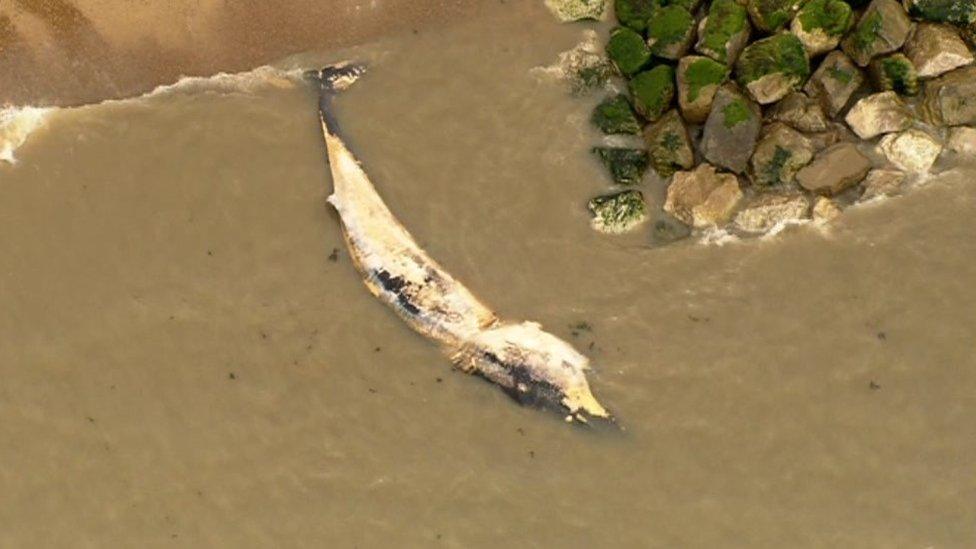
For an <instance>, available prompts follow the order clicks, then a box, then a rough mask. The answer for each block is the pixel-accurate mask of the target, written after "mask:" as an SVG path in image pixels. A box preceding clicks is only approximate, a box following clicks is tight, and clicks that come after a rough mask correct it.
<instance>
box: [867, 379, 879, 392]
mask: <svg viewBox="0 0 976 549" xmlns="http://www.w3.org/2000/svg"><path fill="white" fill-rule="evenodd" d="M868 387H869V388H870V389H871V390H872V391H877V390H878V389H880V388H881V385H880V384H879V383H876V382H875V381H874V380H871V382H870V383H868Z"/></svg>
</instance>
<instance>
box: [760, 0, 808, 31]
mask: <svg viewBox="0 0 976 549" xmlns="http://www.w3.org/2000/svg"><path fill="white" fill-rule="evenodd" d="M801 3H802V2H801V1H800V0H749V3H748V4H747V10H748V11H749V17H750V19H752V24H753V25H755V26H756V28H758V29H759V30H762V31H763V32H776V31H778V30H780V29H781V28H783V27H784V26H785V25H786V24H787V23H789V22H790V20H791V19H793V16H794V15H796V12H797V10H798V9H799V8H800V4H801Z"/></svg>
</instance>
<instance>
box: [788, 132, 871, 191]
mask: <svg viewBox="0 0 976 549" xmlns="http://www.w3.org/2000/svg"><path fill="white" fill-rule="evenodd" d="M870 169H871V160H870V159H869V158H868V157H866V156H864V155H863V154H862V153H861V151H859V150H858V149H857V146H856V145H854V144H853V143H839V144H837V145H834V146H832V147H830V148H827V149H824V150H823V151H820V153H818V154H817V156H816V157H815V158H814V159H813V162H811V163H810V164H807V166H806V167H805V168H803V169H801V170H800V171H799V172H797V174H796V180H797V182H798V183H799V184H800V186H801V187H803V188H804V189H806V190H808V191H811V192H814V193H817V194H822V195H827V196H830V195H835V194H838V193H841V192H843V191H844V190H846V189H848V188H849V187H852V186H854V185H856V184H857V183H858V182H859V181H861V180H862V179H864V176H865V175H867V173H868V170H870Z"/></svg>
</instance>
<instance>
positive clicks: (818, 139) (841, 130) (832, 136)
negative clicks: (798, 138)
mask: <svg viewBox="0 0 976 549" xmlns="http://www.w3.org/2000/svg"><path fill="white" fill-rule="evenodd" d="M806 138H807V139H809V140H810V143H811V144H812V145H813V150H815V151H822V150H823V149H826V148H827V147H830V146H831V145H836V144H837V143H841V142H843V141H849V142H851V143H853V142H855V141H858V138H857V136H856V135H854V132H852V131H851V130H849V129H848V128H847V126H845V125H844V124H841V123H840V122H831V123H830V124H829V125H828V126H827V129H826V130H825V131H822V132H816V133H808V134H806Z"/></svg>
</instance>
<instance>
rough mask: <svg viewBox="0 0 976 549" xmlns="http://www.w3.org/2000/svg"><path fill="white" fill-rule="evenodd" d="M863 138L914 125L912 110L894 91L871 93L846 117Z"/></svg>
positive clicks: (852, 108) (855, 131)
mask: <svg viewBox="0 0 976 549" xmlns="http://www.w3.org/2000/svg"><path fill="white" fill-rule="evenodd" d="M844 120H845V121H846V122H847V125H848V126H850V127H851V129H852V130H854V133H856V134H857V136H858V137H860V138H861V139H871V138H872V137H875V136H878V135H881V134H884V133H892V132H897V131H901V130H906V129H908V128H909V127H911V125H912V121H913V117H912V112H911V111H910V110H909V109H908V106H907V105H906V104H905V102H904V101H902V100H901V98H900V97H898V94H896V93H895V92H893V91H886V92H881V93H876V94H873V95H869V96H867V97H865V98H863V99H861V100H860V101H858V102H857V103H856V104H855V105H854V106H853V107H851V110H850V111H849V112H848V113H847V116H846V117H845V118H844Z"/></svg>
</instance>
